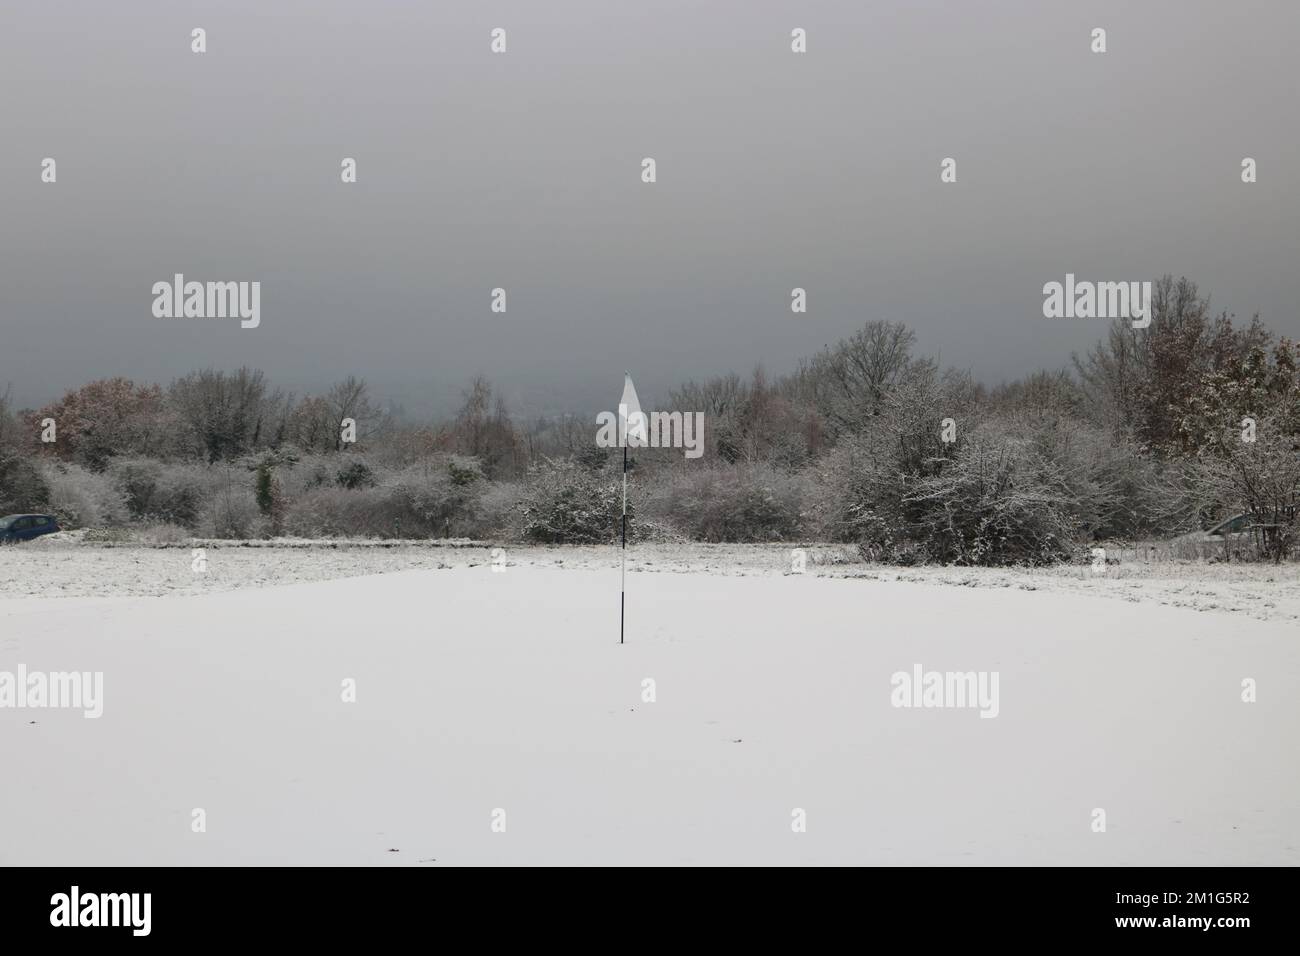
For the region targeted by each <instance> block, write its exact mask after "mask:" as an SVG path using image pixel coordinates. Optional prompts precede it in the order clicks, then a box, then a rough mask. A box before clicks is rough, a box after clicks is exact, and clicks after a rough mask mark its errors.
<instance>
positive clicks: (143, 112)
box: [0, 0, 1300, 410]
mask: <svg viewBox="0 0 1300 956" xmlns="http://www.w3.org/2000/svg"><path fill="white" fill-rule="evenodd" d="M194 27H203V28H205V29H206V30H207V42H208V51H207V52H206V53H205V54H202V55H198V54H194V53H191V51H190V31H191V29H192V28H194ZM493 27H503V28H505V29H506V30H507V31H508V32H507V36H508V52H507V53H506V54H504V55H493V54H492V53H491V52H490V51H489V39H490V38H489V31H490V30H491V29H492V28H493ZM794 27H803V28H804V29H806V30H807V31H808V52H807V54H804V55H796V54H793V53H791V52H790V30H791V29H792V28H794ZM1093 27H1104V28H1105V29H1106V30H1107V34H1108V36H1107V39H1108V47H1109V51H1108V52H1107V53H1105V54H1104V55H1098V54H1093V53H1091V52H1090V50H1089V34H1090V31H1091V29H1092V28H1093ZM1298 36H1300V4H1297V3H1294V2H1291V0H1275V2H1258V0H1256V2H1250V0H1246V2H1242V0H1234V2H1227V0H1222V2H1215V3H1210V2H1202V0H1197V2H1189V0H1166V2H1155V0H1143V2H1132V0H1122V2H1115V3H1094V2H1072V3H1064V2H1062V3H1047V2H1042V0H1025V2H1009V0H1008V2H987V3H981V2H967V0H962V2H957V0H952V2H930V3H917V2H908V3H903V2H901V0H900V2H895V3H872V2H867V0H811V2H776V0H709V2H701V0H644V2H632V0H522V2H515V3H507V2H491V0H463V2H451V0H445V2H443V0H422V2H416V0H406V2H399V0H365V2H359V0H357V2H340V0H302V2H281V0H220V2H215V0H214V2H194V3H185V2H178V0H119V2H113V3H106V2H102V0H84V2H58V0H5V2H4V3H3V5H0V91H3V92H0V387H3V384H4V383H6V382H9V383H12V385H13V388H14V392H15V397H16V398H17V399H18V400H19V401H20V402H22V403H26V404H35V403H39V402H43V401H46V400H48V399H51V398H53V397H55V396H56V395H57V394H58V393H60V392H61V391H62V389H63V388H64V387H66V386H72V385H76V384H80V383H82V382H84V381H86V380H88V379H91V378H97V377H105V376H112V375H126V376H130V377H134V378H137V379H142V380H157V381H162V382H167V381H169V380H170V379H171V378H173V377H175V376H177V375H180V374H183V373H184V372H186V371H188V370H190V369H192V368H196V367H206V366H210V365H211V366H217V367H235V366H238V365H241V364H249V365H255V366H258V367H261V368H263V369H265V370H266V372H267V373H268V374H269V375H270V376H272V378H273V379H274V380H276V381H277V382H279V383H283V384H285V385H288V386H292V387H295V388H297V389H299V390H302V389H310V388H312V387H318V386H323V385H325V384H328V382H329V381H331V380H333V379H336V378H339V377H342V376H344V375H347V374H357V375H361V376H364V377H365V378H367V379H368V380H369V381H370V382H371V383H372V385H373V386H374V388H375V390H376V392H377V393H378V394H379V395H380V396H381V397H383V396H396V397H399V398H401V399H402V400H404V401H405V402H406V403H407V404H408V405H409V406H411V407H413V408H420V407H421V406H422V405H423V404H424V403H426V402H432V403H437V402H443V401H446V400H447V399H448V398H449V397H450V396H454V395H455V394H456V393H457V392H458V391H459V389H460V388H462V387H463V386H464V385H465V383H466V381H467V379H468V378H469V377H470V375H472V374H473V373H474V372H475V371H482V372H484V373H485V374H487V375H488V376H489V378H491V379H492V380H493V381H495V382H496V383H498V385H500V386H501V387H502V389H503V390H504V392H505V393H506V395H507V396H508V397H510V398H511V399H513V400H514V401H515V402H516V404H521V405H524V406H526V407H529V408H530V409H531V410H539V409H541V408H545V409H548V410H560V409H566V408H571V409H589V408H593V407H605V405H608V404H609V403H610V402H613V401H615V400H616V399H617V397H618V395H619V394H620V390H621V386H622V372H623V370H624V369H625V368H627V369H630V370H631V371H632V373H633V376H634V378H635V379H636V381H637V385H638V388H639V390H640V391H641V393H642V395H643V396H647V397H650V398H653V397H655V396H662V395H664V394H665V393H666V391H667V390H668V388H670V387H671V386H672V385H674V384H675V383H677V382H678V381H680V380H682V379H684V378H687V377H699V376H704V375H708V374H711V373H715V372H725V371H728V370H735V371H738V372H742V373H744V372H747V371H748V369H749V368H751V367H752V366H753V365H754V364H755V363H758V362H761V363H763V364H764V365H765V366H766V367H767V368H768V369H769V370H770V371H772V372H776V373H779V372H783V371H786V370H789V369H791V368H793V366H794V364H795V362H796V360H797V359H798V358H799V357H800V356H804V355H808V354H810V353H812V352H814V351H816V350H817V349H818V348H820V347H821V346H822V345H823V344H825V343H828V342H833V341H834V340H836V339H838V338H840V337H843V336H845V335H847V334H849V333H851V332H852V331H853V330H854V329H856V328H857V327H859V326H860V325H861V324H863V323H864V322H866V321H869V320H872V319H890V320H898V321H903V322H906V323H907V324H909V325H910V326H912V327H913V328H914V329H915V330H916V332H917V335H918V340H919V344H920V346H921V348H922V350H923V351H926V352H929V353H937V354H939V355H940V357H941V358H942V360H943V361H944V362H945V363H947V364H952V365H957V366H961V367H965V368H969V369H971V370H972V371H973V372H974V373H975V374H976V375H977V376H978V377H980V378H982V379H984V380H986V381H990V382H996V381H999V380H1002V379H1009V378H1015V377H1018V376H1020V375H1022V374H1024V373H1026V372H1029V371H1032V370H1033V369H1034V368H1037V367H1039V366H1049V367H1057V366H1060V365H1062V364H1065V363H1066V362H1067V361H1068V359H1069V354H1070V352H1071V351H1072V350H1081V349H1084V348H1086V347H1087V346H1088V345H1089V344H1090V343H1091V342H1092V341H1094V340H1095V339H1096V338H1097V337H1098V335H1099V334H1100V332H1101V330H1102V327H1103V326H1104V325H1105V322H1104V321H1103V320H1080V319H1075V320H1055V321H1053V320H1048V319H1044V318H1043V316H1042V311H1041V309H1042V291H1041V290H1042V286H1043V283H1045V282H1048V281H1051V280H1054V279H1055V280H1058V281H1059V280H1062V279H1064V276H1065V274H1066V273H1067V272H1073V273H1075V274H1076V275H1078V276H1079V277H1080V278H1090V279H1095V280H1116V281H1117V280H1125V279H1149V278H1156V277H1157V276H1159V275H1160V274H1162V273H1164V272H1173V273H1175V274H1186V275H1188V276H1189V277H1191V278H1192V279H1194V280H1196V281H1197V282H1198V283H1199V284H1200V285H1201V287H1202V289H1203V290H1205V291H1208V292H1210V293H1211V294H1212V296H1213V299H1214V303H1215V304H1216V305H1217V306H1220V307H1224V308H1228V309H1230V310H1232V311H1235V312H1236V313H1238V314H1239V315H1248V314H1250V313H1252V312H1254V311H1259V312H1260V313H1262V315H1263V317H1264V319H1265V321H1266V322H1267V323H1268V324H1269V325H1270V326H1272V327H1273V328H1274V329H1275V330H1278V331H1281V332H1283V333H1287V334H1290V335H1293V336H1300V305H1298V303H1300V268H1298V267H1300V230H1298V229H1297V211H1298V210H1300V187H1298V186H1297V179H1298V177H1300V123H1298V122H1297V115H1298V110H1297V103H1298V102H1300V96H1298V95H1297V94H1298V93H1300V89H1298V87H1300V83H1298V81H1297V66H1296V48H1295V44H1296V42H1297V37H1298ZM46 156H49V157H53V158H55V160H56V161H57V164H58V166H57V169H58V181H57V183H56V184H54V185H49V184H43V183H42V182H41V181H40V163H41V160H42V158H43V157H46ZM345 156H351V157H355V158H356V159H357V162H358V174H359V176H358V178H359V182H358V183H356V184H355V185H344V184H343V183H341V182H340V178H339V171H340V166H339V164H340V161H341V159H342V158H343V157H345ZM646 156H651V157H654V158H655V159H656V161H657V163H658V182H657V183H655V184H653V185H646V184H643V183H642V182H641V180H640V162H641V159H642V158H643V157H646ZM946 156H952V157H954V158H955V159H956V160H957V164H958V181H957V183H956V184H953V185H943V184H941V183H940V182H939V163H940V160H941V159H943V158H944V157H946ZM1245 156H1250V157H1253V158H1255V159H1256V160H1257V161H1258V164H1259V166H1258V169H1259V181H1258V182H1257V183H1255V184H1253V185H1245V184H1243V183H1242V182H1241V180H1240V162H1241V159H1242V157H1245ZM176 272H182V273H184V274H185V275H186V277H187V278H189V279H196V280H200V281H206V280H250V281H251V280H258V281H260V282H261V283H262V322H261V326H260V328H258V329H256V330H243V329H240V328H239V325H238V322H236V321H202V320H172V321H169V320H160V319H156V318H154V317H153V315H152V313H151V305H152V301H153V297H152V294H151V292H150V288H151V286H152V285H153V283H154V282H157V281H160V280H168V279H170V278H171V276H172V275H173V273H176ZM496 286H502V287H504V288H506V290H507V292H508V296H509V299H508V302H509V310H508V312H507V313H506V314H505V315H496V314H493V313H492V312H490V311H489V294H490V290H491V289H492V288H493V287H496ZM795 286H802V287H804V288H806V289H807V290H808V296H809V312H808V314H806V315H795V314H792V313H791V311H790V305H789V303H790V290H791V288H793V287H795Z"/></svg>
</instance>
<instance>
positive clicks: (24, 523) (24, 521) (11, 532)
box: [0, 515, 62, 544]
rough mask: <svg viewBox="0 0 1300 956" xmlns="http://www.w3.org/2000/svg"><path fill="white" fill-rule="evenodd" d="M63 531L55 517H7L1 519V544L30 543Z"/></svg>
mask: <svg viewBox="0 0 1300 956" xmlns="http://www.w3.org/2000/svg"><path fill="white" fill-rule="evenodd" d="M61 530H62V529H61V528H60V527H59V522H58V521H57V520H56V519H55V517H54V515H5V516H4V517H3V518H0V544H12V543H14V542H17V541H30V540H32V538H39V537H40V536H41V535H43V534H53V533H54V532H56V531H61Z"/></svg>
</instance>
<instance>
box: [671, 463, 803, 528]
mask: <svg viewBox="0 0 1300 956" xmlns="http://www.w3.org/2000/svg"><path fill="white" fill-rule="evenodd" d="M808 490H809V483H808V482H807V481H806V480H804V479H802V478H800V477H799V476H798V475H797V474H794V473H791V472H788V471H784V470H782V469H780V468H776V467H773V466H769V465H761V464H755V465H736V466H734V467H730V468H699V469H692V468H687V469H686V470H685V471H683V472H680V473H678V474H676V475H674V476H673V477H671V478H669V479H667V481H666V482H665V483H664V486H663V487H662V488H660V489H659V490H658V491H657V493H656V494H655V496H654V499H653V503H652V504H651V505H650V506H649V507H648V510H649V511H650V513H651V514H653V515H655V516H656V517H658V518H660V519H662V520H664V521H666V522H668V523H669V524H671V525H672V526H673V527H675V528H677V529H678V530H679V531H681V532H682V533H684V534H685V535H686V536H687V537H688V538H691V539H693V540H696V541H715V542H716V541H735V542H748V541H791V540H795V539H797V538H799V537H800V536H801V535H802V534H803V532H804V531H805V515H804V498H805V495H806V494H807V492H808Z"/></svg>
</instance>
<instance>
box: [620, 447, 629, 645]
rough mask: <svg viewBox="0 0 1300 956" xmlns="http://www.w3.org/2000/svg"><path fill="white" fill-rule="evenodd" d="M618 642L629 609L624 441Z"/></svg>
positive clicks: (624, 455) (624, 448)
mask: <svg viewBox="0 0 1300 956" xmlns="http://www.w3.org/2000/svg"><path fill="white" fill-rule="evenodd" d="M618 588H619V592H618V642H619V643H620V644H622V643H623V617H624V611H625V609H626V608H627V440H626V439H624V440H623V551H622V558H621V559H620V560H619V585H618Z"/></svg>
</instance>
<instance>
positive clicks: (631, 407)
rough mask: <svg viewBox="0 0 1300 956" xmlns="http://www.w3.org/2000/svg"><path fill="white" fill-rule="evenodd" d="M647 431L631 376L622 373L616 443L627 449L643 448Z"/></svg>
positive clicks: (647, 438)
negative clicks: (621, 395) (621, 391)
mask: <svg viewBox="0 0 1300 956" xmlns="http://www.w3.org/2000/svg"><path fill="white" fill-rule="evenodd" d="M649 440H650V439H649V429H648V428H647V426H646V417H645V413H643V412H642V411H641V402H640V400H639V399H638V398H637V397H636V386H634V385H633V384H632V376H631V375H629V374H628V373H626V372H624V373H623V397H622V398H621V399H619V402H618V443H619V444H620V445H626V446H627V447H629V448H645V447H646V445H648V444H649Z"/></svg>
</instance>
